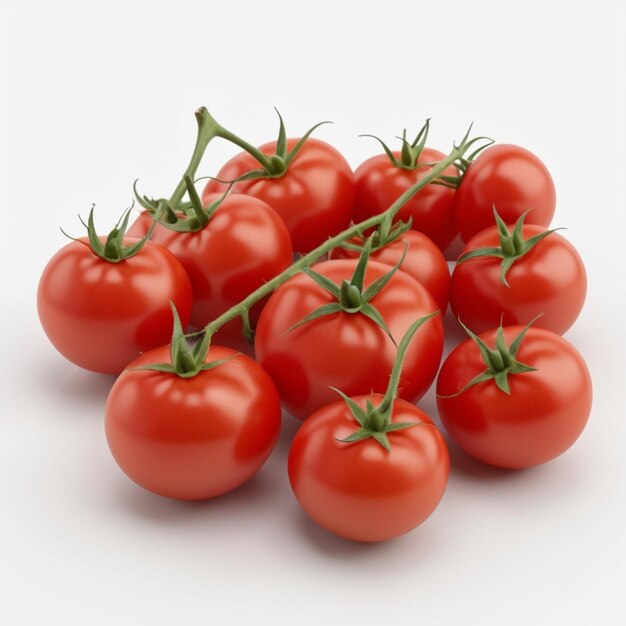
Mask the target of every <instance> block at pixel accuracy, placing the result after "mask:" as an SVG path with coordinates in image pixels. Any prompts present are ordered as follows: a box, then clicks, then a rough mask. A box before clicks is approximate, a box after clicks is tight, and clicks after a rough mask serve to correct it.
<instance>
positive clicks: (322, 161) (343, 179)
mask: <svg viewBox="0 0 626 626" xmlns="http://www.w3.org/2000/svg"><path fill="white" fill-rule="evenodd" d="M297 141H298V139H288V140H287V149H288V150H291V148H293V146H294V145H295V144H296V143H297ZM259 149H260V150H261V152H263V153H265V154H273V153H274V151H275V149H276V142H275V141H273V142H270V143H266V144H264V145H262V146H260V148H259ZM258 168H259V163H258V162H257V161H256V159H254V157H252V156H250V155H249V154H248V153H247V152H242V153H240V154H238V155H236V156H235V157H233V158H232V159H231V160H230V161H228V162H227V163H226V164H225V165H224V166H223V167H222V169H221V170H220V171H219V172H218V174H217V178H219V179H221V180H234V179H235V178H237V177H238V176H241V175H242V174H244V173H246V172H249V171H250V170H254V169H258ZM224 190H225V186H224V185H223V184H221V183H219V182H217V181H215V180H210V181H209V182H208V183H207V185H206V187H205V189H204V192H203V194H202V200H203V202H204V201H205V200H206V198H207V196H208V194H210V193H214V192H220V193H223V192H224ZM233 191H235V192H237V193H244V194H247V195H249V196H254V197H256V198H259V199H261V200H263V201H264V202H267V204H269V205H270V206H271V207H272V208H273V209H274V210H275V211H276V212H277V213H278V214H279V215H280V216H281V218H282V219H283V220H284V222H285V224H287V228H288V229H289V234H290V235H291V240H292V242H293V249H294V250H295V251H296V252H303V253H304V252H309V251H310V250H312V249H313V248H315V247H317V246H318V245H320V244H321V243H323V242H324V241H325V240H326V239H328V237H330V236H332V235H336V234H337V233H339V232H341V231H342V230H344V229H345V228H347V226H348V224H349V222H350V219H351V217H352V213H353V211H354V195H355V191H354V174H353V173H352V170H351V169H350V166H349V165H348V162H347V161H346V160H345V159H344V158H343V157H342V156H341V154H340V153H339V152H338V151H337V150H335V148H333V147H332V146H330V145H329V144H327V143H325V142H323V141H320V140H319V139H313V138H309V139H307V141H306V143H305V144H304V146H303V147H302V149H301V150H300V152H299V153H298V155H297V156H296V158H295V159H294V160H293V161H292V163H291V165H290V166H289V169H288V170H287V172H286V173H285V174H284V175H283V176H281V177H280V178H260V179H256V180H249V181H242V182H239V183H236V184H235V185H234V187H233Z"/></svg>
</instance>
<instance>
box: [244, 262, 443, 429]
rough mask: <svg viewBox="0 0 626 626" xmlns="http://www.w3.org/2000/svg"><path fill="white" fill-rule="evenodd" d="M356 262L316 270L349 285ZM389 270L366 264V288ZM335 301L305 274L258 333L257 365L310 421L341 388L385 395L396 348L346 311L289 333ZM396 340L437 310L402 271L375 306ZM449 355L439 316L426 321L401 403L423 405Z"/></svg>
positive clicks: (278, 299)
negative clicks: (443, 359) (420, 400)
mask: <svg viewBox="0 0 626 626" xmlns="http://www.w3.org/2000/svg"><path fill="white" fill-rule="evenodd" d="M356 265H357V261H356V260H348V259H346V260H336V261H334V260H331V261H325V262H322V263H319V264H317V265H315V266H314V269H315V271H317V272H318V273H319V274H321V275H323V276H326V277H327V278H329V279H331V280H332V281H333V282H334V283H335V284H339V283H341V282H342V281H343V280H347V279H348V278H349V277H350V276H351V275H352V273H353V272H354V269H355V267H356ZM388 272H389V267H388V266H386V265H383V264H381V263H377V262H375V261H373V262H370V263H369V264H368V265H367V269H366V272H365V282H364V287H365V288H367V287H368V286H369V285H371V284H372V283H373V282H374V281H376V280H377V279H378V278H380V277H382V276H383V275H385V274H387V273H388ZM331 302H333V297H332V296H331V295H330V294H329V293H327V292H326V291H324V290H323V289H322V288H321V287H320V286H319V285H318V284H317V283H315V282H314V281H313V280H312V279H311V278H310V277H309V276H307V275H305V274H297V275H295V276H293V277H292V278H290V279H289V280H288V281H287V282H286V283H285V284H283V285H282V286H281V287H279V288H278V289H277V290H276V291H275V292H274V293H273V294H272V296H271V297H270V299H269V301H268V302H267V304H266V305H265V308H264V309H263V312H262V313H261V317H260V318H259V323H258V326H257V329H256V339H255V348H256V356H257V360H258V361H259V363H260V364H261V365H262V366H263V367H264V368H265V369H266V370H267V372H268V373H269V374H270V376H271V377H272V379H273V380H274V382H275V383H276V386H277V387H278V391H279V393H280V395H281V398H282V400H283V403H284V405H285V407H286V408H287V410H288V411H290V412H291V413H292V414H293V415H294V416H295V417H298V418H299V419H304V418H306V417H307V416H308V415H310V414H311V413H313V411H315V410H317V409H319V408H320V407H322V406H324V405H325V404H328V403H329V402H332V401H333V400H334V399H335V392H333V391H332V390H331V389H329V386H330V385H332V386H334V387H338V388H339V389H341V390H342V391H344V392H345V393H346V394H348V395H350V396H353V395H358V394H363V393H369V392H370V391H372V390H373V391H375V392H384V390H385V389H386V386H387V383H388V381H389V374H390V372H391V369H392V366H393V361H394V357H395V354H396V346H395V345H394V344H393V342H392V341H391V339H390V338H389V337H388V336H387V334H385V332H384V331H383V330H382V329H381V328H380V326H378V325H377V324H375V323H374V322H373V321H372V320H371V319H369V318H367V317H366V316H364V315H361V314H359V313H347V312H345V311H340V312H337V313H334V314H332V315H326V316H324V317H320V318H317V319H315V320H312V321H310V322H308V323H306V324H303V325H302V326H299V327H298V328H294V329H293V330H290V331H289V332H287V331H288V330H289V329H290V328H291V327H292V326H294V325H295V324H297V323H298V322H300V321H302V320H303V319H304V318H305V317H306V316H307V315H309V314H310V313H312V312H313V311H314V310H316V309H317V308H318V307H320V306H322V305H325V304H329V303H331ZM371 303H372V305H373V306H375V307H376V309H377V310H378V312H379V313H380V314H381V316H382V318H383V319H384V321H385V322H386V324H387V327H388V328H389V330H390V331H391V334H392V336H393V337H394V339H395V340H396V341H399V340H400V338H401V337H402V336H403V335H404V333H405V331H406V330H407V328H409V326H410V325H411V324H412V323H413V322H414V321H415V319H417V318H418V317H422V316H424V315H427V314H429V313H432V312H434V311H436V310H437V304H436V303H435V301H434V300H433V298H432V296H431V295H430V294H429V293H428V291H427V290H426V289H425V288H424V287H423V286H422V285H420V284H419V283H418V282H417V281H416V280H415V279H413V278H411V277H410V276H409V275H408V274H406V273H405V272H403V271H401V270H400V271H397V272H396V273H395V274H394V275H393V276H392V277H391V279H390V281H389V282H388V283H387V284H386V285H385V287H384V288H383V289H382V291H380V292H379V293H378V294H377V295H375V296H374V298H373V299H372V301H371ZM442 350H443V326H442V322H441V316H437V317H435V318H433V319H431V320H429V321H428V323H427V324H426V325H425V326H424V328H423V330H421V331H420V332H419V333H418V335H417V336H416V338H415V340H414V341H413V343H412V344H411V347H410V348H409V351H408V354H407V357H406V362H405V364H404V369H403V370H402V371H403V377H402V381H401V384H400V397H402V398H404V399H407V400H417V399H418V398H419V397H421V396H422V395H423V394H424V393H425V392H426V390H427V389H428V387H429V386H430V384H431V383H432V381H433V379H434V377H435V375H436V373H437V368H438V367H439V362H440V360H441V354H442Z"/></svg>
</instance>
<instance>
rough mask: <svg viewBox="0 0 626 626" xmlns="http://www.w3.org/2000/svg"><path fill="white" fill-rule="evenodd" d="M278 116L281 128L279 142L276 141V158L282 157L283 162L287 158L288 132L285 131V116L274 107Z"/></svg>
mask: <svg viewBox="0 0 626 626" xmlns="http://www.w3.org/2000/svg"><path fill="white" fill-rule="evenodd" d="M274 111H276V115H278V119H279V120H280V127H279V129H278V140H277V141H276V156H278V157H280V158H281V159H282V160H283V162H284V161H285V159H286V158H287V132H286V131H285V123H284V122H283V116H282V115H281V114H280V111H279V110H278V109H277V108H276V107H274Z"/></svg>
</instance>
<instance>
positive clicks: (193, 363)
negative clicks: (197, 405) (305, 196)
mask: <svg viewBox="0 0 626 626" xmlns="http://www.w3.org/2000/svg"><path fill="white" fill-rule="evenodd" d="M170 306H171V307H172V315H173V317H174V329H173V331H172V343H171V345H170V360H171V361H170V363H150V364H148V365H141V366H139V367H135V368H133V369H135V370H152V371H155V372H166V373H168V374H176V376H180V377H181V378H193V377H194V376H197V375H198V374H199V373H200V372H204V371H206V370H210V369H213V368H214V367H217V366H218V365H222V363H225V362H226V361H230V360H231V359H232V358H234V357H235V356H237V354H233V355H231V356H228V357H226V358H224V359H218V360H217V361H210V362H208V363H206V362H205V359H206V357H207V354H208V353H209V347H210V345H211V336H212V335H210V334H209V333H204V335H203V337H202V339H201V340H200V341H199V342H198V343H196V344H195V345H194V346H193V347H192V346H190V345H189V342H188V341H187V338H186V337H185V333H184V331H183V327H182V324H181V322H180V317H179V315H178V311H177V310H176V307H175V306H174V303H173V302H170Z"/></svg>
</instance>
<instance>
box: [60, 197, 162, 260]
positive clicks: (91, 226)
mask: <svg viewBox="0 0 626 626" xmlns="http://www.w3.org/2000/svg"><path fill="white" fill-rule="evenodd" d="M133 206H134V203H133V204H132V205H131V206H130V207H129V208H128V209H126V211H124V213H122V216H121V217H120V219H119V220H118V221H117V224H115V226H114V227H113V229H112V230H111V232H110V233H109V234H108V235H107V238H106V240H105V241H104V242H102V241H101V239H100V237H98V234H97V231H96V226H95V223H94V209H95V205H92V206H91V210H90V211H89V217H88V218H87V222H86V223H85V221H84V220H83V219H82V217H81V216H80V215H79V216H78V219H79V220H80V223H81V224H82V225H83V226H84V227H85V228H86V229H87V239H88V240H89V243H88V244H87V243H85V242H84V241H82V240H80V239H77V238H76V237H71V236H70V235H68V234H67V233H66V232H65V231H64V230H63V229H62V228H61V232H62V233H63V234H64V235H65V236H66V237H68V238H69V239H72V240H73V241H78V242H79V243H83V244H85V245H86V246H88V247H89V248H90V249H91V251H92V252H93V253H94V254H95V255H96V256H97V257H99V258H101V259H102V260H103V261H107V262H108V263H121V262H122V261H125V260H126V259H130V258H131V257H133V256H135V255H136V254H138V253H139V252H140V251H141V249H142V248H143V247H144V246H145V245H146V242H147V241H148V239H150V236H151V235H152V231H153V229H154V224H153V225H152V226H151V227H150V229H149V230H148V232H147V233H146V235H145V236H144V237H142V238H141V239H139V240H138V241H136V242H135V243H133V244H131V245H130V246H124V237H125V235H126V231H127V229H128V220H129V218H130V212H131V211H132V210H133Z"/></svg>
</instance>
